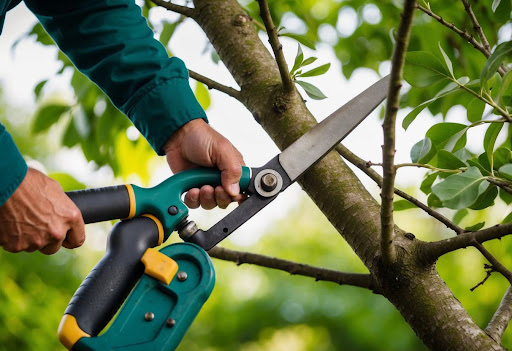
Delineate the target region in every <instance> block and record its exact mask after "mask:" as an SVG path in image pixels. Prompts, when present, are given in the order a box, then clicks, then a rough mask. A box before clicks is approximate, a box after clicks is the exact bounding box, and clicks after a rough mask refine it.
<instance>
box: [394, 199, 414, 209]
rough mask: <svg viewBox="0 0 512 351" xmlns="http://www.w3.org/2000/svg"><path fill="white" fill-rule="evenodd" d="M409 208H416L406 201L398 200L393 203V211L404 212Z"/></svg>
mask: <svg viewBox="0 0 512 351" xmlns="http://www.w3.org/2000/svg"><path fill="white" fill-rule="evenodd" d="M411 208H417V207H416V205H415V204H413V203H411V202H409V201H407V200H398V201H395V202H393V211H405V210H409V209H411Z"/></svg>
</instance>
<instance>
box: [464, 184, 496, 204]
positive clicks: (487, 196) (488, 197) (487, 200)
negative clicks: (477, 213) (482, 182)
mask: <svg viewBox="0 0 512 351" xmlns="http://www.w3.org/2000/svg"><path fill="white" fill-rule="evenodd" d="M497 196H498V187H497V186H496V185H492V184H491V185H490V186H489V187H488V188H487V189H486V190H485V191H484V192H483V194H482V195H480V196H479V197H478V199H476V201H475V203H474V204H473V205H471V206H470V207H469V208H470V209H472V210H483V209H484V208H487V207H490V206H492V205H494V199H496V197H497Z"/></svg>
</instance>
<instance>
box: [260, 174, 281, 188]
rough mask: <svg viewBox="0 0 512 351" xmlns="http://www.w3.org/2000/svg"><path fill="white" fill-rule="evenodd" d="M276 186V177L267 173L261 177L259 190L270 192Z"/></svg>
mask: <svg viewBox="0 0 512 351" xmlns="http://www.w3.org/2000/svg"><path fill="white" fill-rule="evenodd" d="M276 186H277V177H276V176H275V175H274V174H272V173H267V174H265V175H264V176H263V177H261V188H262V189H263V190H265V191H268V192H271V191H272V190H274V189H275V188H276Z"/></svg>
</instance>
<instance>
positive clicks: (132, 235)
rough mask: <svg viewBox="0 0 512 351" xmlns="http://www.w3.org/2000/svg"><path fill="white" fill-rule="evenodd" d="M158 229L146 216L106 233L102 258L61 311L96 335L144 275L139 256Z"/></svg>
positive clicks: (153, 240)
mask: <svg viewBox="0 0 512 351" xmlns="http://www.w3.org/2000/svg"><path fill="white" fill-rule="evenodd" d="M158 235H159V234H158V227H157V225H156V223H155V222H154V221H153V220H152V219H150V218H147V217H139V218H135V219H132V220H127V221H122V222H118V223H117V224H116V225H115V226H114V227H113V228H112V231H111V232H110V235H109V238H108V243H107V251H106V253H105V256H103V258H102V259H101V260H100V261H99V262H98V264H96V266H95V267H94V269H93V270H92V271H91V272H90V273H89V275H87V277H86V278H85V280H84V281H83V282H82V284H81V285H80V287H79V288H78V289H77V291H76V292H75V295H73V298H72V299H71V301H70V302H69V305H68V307H67V309H66V311H65V312H64V313H65V314H70V315H73V316H75V318H76V320H77V323H78V326H79V327H80V329H82V330H83V331H84V332H86V333H87V334H89V335H91V336H96V335H98V333H99V332H100V331H101V330H102V329H103V328H104V327H105V326H106V325H107V323H108V322H109V321H110V320H111V319H112V317H113V316H114V315H115V313H116V312H117V310H118V309H119V307H121V305H122V304H123V302H124V300H125V299H126V297H127V296H128V294H129V293H130V291H131V290H132V288H133V286H134V285H135V283H137V281H138V280H139V279H140V277H141V276H142V274H143V273H144V264H143V263H141V262H140V259H141V258H142V255H143V254H144V252H145V251H146V249H147V248H149V247H155V246H157V245H158Z"/></svg>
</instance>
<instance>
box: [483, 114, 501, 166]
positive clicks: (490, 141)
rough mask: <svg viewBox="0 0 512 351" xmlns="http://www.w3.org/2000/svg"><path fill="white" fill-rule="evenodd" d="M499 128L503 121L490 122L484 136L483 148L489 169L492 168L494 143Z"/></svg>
mask: <svg viewBox="0 0 512 351" xmlns="http://www.w3.org/2000/svg"><path fill="white" fill-rule="evenodd" d="M501 128H503V123H491V125H490V126H489V128H487V131H486V132H485V136H484V150H485V153H486V155H487V160H488V161H489V165H490V166H491V169H493V164H494V158H493V153H494V144H496V138H497V137H498V134H500V131H501Z"/></svg>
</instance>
